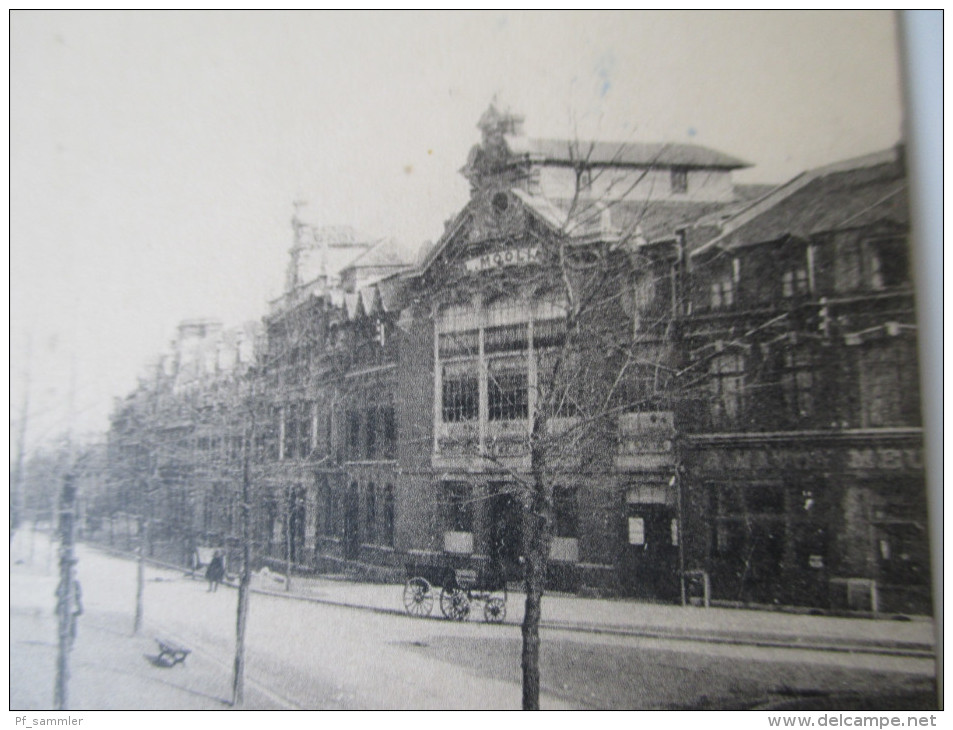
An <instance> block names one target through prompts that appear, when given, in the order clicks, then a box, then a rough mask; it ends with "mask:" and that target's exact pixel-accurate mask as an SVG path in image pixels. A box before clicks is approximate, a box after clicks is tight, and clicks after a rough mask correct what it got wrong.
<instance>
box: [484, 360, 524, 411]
mask: <svg viewBox="0 0 953 730" xmlns="http://www.w3.org/2000/svg"><path fill="white" fill-rule="evenodd" d="M487 408H488V410H489V414H488V415H489V419H490V420H491V421H512V420H516V419H521V418H527V417H528V416H529V383H528V381H527V376H526V372H525V371H523V372H516V371H507V370H500V371H496V372H494V371H491V372H490V373H489V374H488V375H487Z"/></svg>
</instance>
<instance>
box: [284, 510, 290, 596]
mask: <svg viewBox="0 0 953 730" xmlns="http://www.w3.org/2000/svg"><path fill="white" fill-rule="evenodd" d="M291 510H292V495H291V493H290V492H289V494H288V496H287V498H286V499H285V591H290V590H291Z"/></svg>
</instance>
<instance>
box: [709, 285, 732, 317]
mask: <svg viewBox="0 0 953 730" xmlns="http://www.w3.org/2000/svg"><path fill="white" fill-rule="evenodd" d="M734 303H735V286H734V283H733V282H732V280H731V279H730V278H728V277H725V278H723V279H718V280H716V281H713V282H712V283H711V308H712V309H726V308H728V307H731V306H733V305H734Z"/></svg>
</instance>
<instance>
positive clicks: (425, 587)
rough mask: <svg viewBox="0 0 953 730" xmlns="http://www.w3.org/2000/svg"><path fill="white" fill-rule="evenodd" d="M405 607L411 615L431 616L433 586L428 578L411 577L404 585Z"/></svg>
mask: <svg viewBox="0 0 953 730" xmlns="http://www.w3.org/2000/svg"><path fill="white" fill-rule="evenodd" d="M404 608H405V609H406V610H407V613H409V614H410V615H411V616H429V615H430V612H431V611H432V610H433V588H431V587H430V583H428V582H427V579H426V578H411V579H410V580H408V581H407V585H405V586H404Z"/></svg>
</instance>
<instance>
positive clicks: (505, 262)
mask: <svg viewBox="0 0 953 730" xmlns="http://www.w3.org/2000/svg"><path fill="white" fill-rule="evenodd" d="M538 260H539V246H526V247H524V248H508V249H505V250H503V251H494V252H493V253H487V254H483V255H482V256H477V257H476V258H472V259H470V260H468V261H467V262H466V267H467V271H475V272H480V271H489V270H491V269H499V268H502V267H504V266H525V265H526V264H535V263H536V262H537V261H538Z"/></svg>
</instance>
